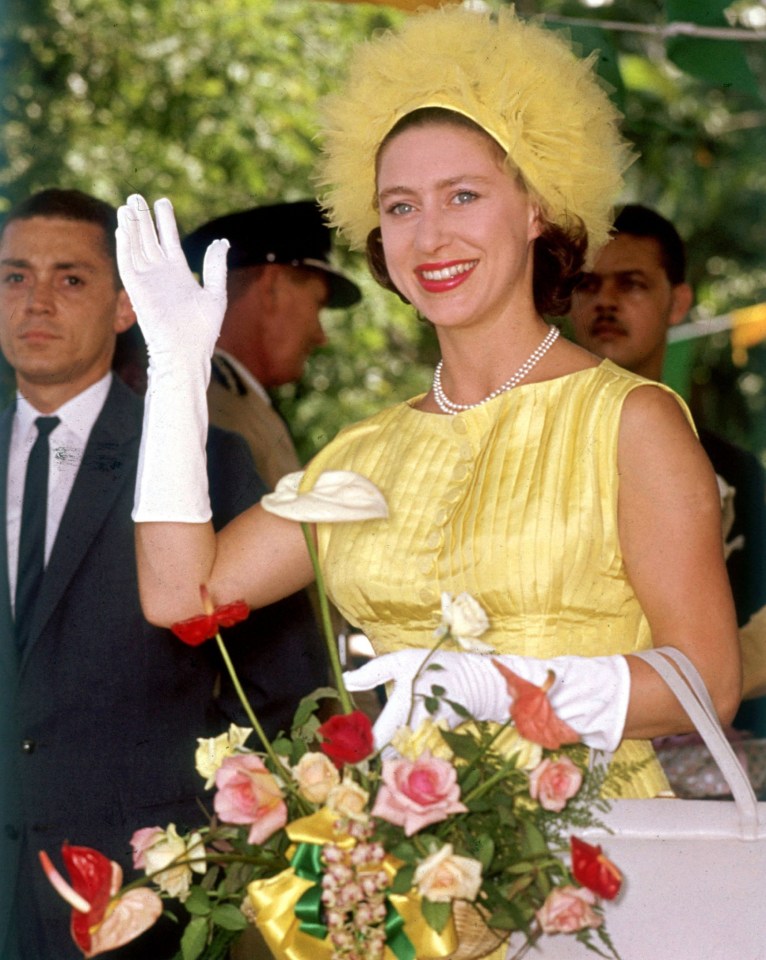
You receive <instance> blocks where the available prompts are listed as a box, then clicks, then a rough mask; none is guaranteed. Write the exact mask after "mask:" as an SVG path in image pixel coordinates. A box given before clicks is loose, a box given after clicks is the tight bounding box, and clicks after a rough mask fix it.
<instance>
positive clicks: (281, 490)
mask: <svg viewBox="0 0 766 960" xmlns="http://www.w3.org/2000/svg"><path fill="white" fill-rule="evenodd" d="M302 480H303V471H296V472H295V473H288V474H287V475H286V476H284V477H282V479H281V480H280V481H279V482H278V483H277V486H276V489H275V490H274V492H273V493H268V494H266V496H265V497H263V498H262V500H261V506H262V507H263V509H264V510H267V511H268V512H269V513H273V514H276V516H278V517H284V518H285V519H286V520H297V521H298V522H299V523H341V522H343V521H349V520H375V519H379V518H382V517H387V516H388V505H387V504H386V501H385V498H384V497H383V494H382V493H381V492H380V490H378V488H377V487H376V486H375V484H374V483H372V481H370V480H368V479H367V478H366V477H363V476H361V475H360V474H358V473H354V472H353V471H352V470H326V471H325V472H324V473H320V474H319V476H318V477H317V480H316V483H315V484H314V486H313V488H312V489H311V490H306V491H304V492H303V493H301V492H300V485H301V481H302Z"/></svg>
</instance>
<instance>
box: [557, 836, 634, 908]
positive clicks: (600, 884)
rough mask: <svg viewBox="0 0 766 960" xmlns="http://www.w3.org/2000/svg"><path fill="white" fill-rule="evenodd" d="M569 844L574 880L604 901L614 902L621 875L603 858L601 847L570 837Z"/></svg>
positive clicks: (610, 862)
mask: <svg viewBox="0 0 766 960" xmlns="http://www.w3.org/2000/svg"><path fill="white" fill-rule="evenodd" d="M569 842H570V845H571V848H572V875H573V876H574V878H575V880H576V881H577V882H578V883H581V884H582V885H583V886H584V887H587V888H588V890H592V891H593V892H594V893H597V894H598V895H599V896H600V897H603V898H604V899H605V900H614V898H615V897H616V896H617V894H618V893H619V892H620V887H621V886H622V873H620V871H619V870H618V868H617V867H616V866H615V865H614V864H613V863H612V861H611V860H610V859H609V858H608V857H605V856H604V854H603V853H602V852H601V847H598V846H596V847H594V846H592V845H591V844H590V843H586V842H585V841H584V840H579V839H578V838H577V837H570V838H569Z"/></svg>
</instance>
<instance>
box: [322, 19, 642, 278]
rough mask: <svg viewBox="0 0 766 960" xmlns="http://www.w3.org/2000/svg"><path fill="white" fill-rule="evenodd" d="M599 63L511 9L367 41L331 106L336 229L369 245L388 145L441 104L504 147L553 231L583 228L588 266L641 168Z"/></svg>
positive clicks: (327, 135) (326, 189) (326, 106)
mask: <svg viewBox="0 0 766 960" xmlns="http://www.w3.org/2000/svg"><path fill="white" fill-rule="evenodd" d="M594 59H595V54H593V55H591V56H590V57H588V58H587V59H580V58H578V57H577V56H575V54H574V53H573V52H572V50H571V48H570V46H569V44H568V43H567V42H566V41H565V40H564V39H563V38H562V37H561V36H560V35H558V34H555V33H553V32H551V31H550V30H546V29H544V28H543V27H541V26H538V25H536V24H534V23H530V22H528V21H523V20H520V19H518V18H517V17H516V15H515V13H514V11H513V8H508V9H506V10H502V11H500V12H499V13H498V14H497V15H492V14H488V13H478V12H474V11H470V10H466V9H464V8H461V7H442V8H440V9H437V10H428V11H424V12H421V13H418V14H416V15H414V16H412V17H409V18H408V19H407V20H405V21H404V23H403V24H402V25H401V26H400V27H399V28H398V29H397V30H396V31H387V32H385V33H382V34H380V35H379V36H376V37H373V38H372V39H371V40H368V41H366V42H364V43H362V44H360V46H359V47H358V48H357V50H356V52H355V54H354V55H353V57H352V60H351V64H350V69H349V74H348V79H347V81H346V84H345V86H344V88H343V89H342V90H340V91H339V92H338V93H336V94H334V95H332V96H330V97H328V98H326V99H325V101H324V103H323V109H322V121H321V133H322V140H323V143H324V148H323V156H322V158H321V160H320V163H319V167H318V170H317V174H316V183H317V185H318V188H319V192H320V194H321V200H322V204H323V206H324V207H325V209H326V210H327V212H328V216H329V218H330V221H331V223H332V224H333V225H334V226H336V227H338V228H339V229H340V231H341V233H342V234H343V235H344V237H345V238H346V240H347V242H348V243H349V244H350V245H351V246H352V247H354V248H356V249H363V248H364V246H365V243H366V240H367V235H368V234H369V232H370V230H372V229H373V228H374V227H376V226H378V223H379V218H378V213H377V210H376V209H375V205H374V195H375V159H376V155H377V151H378V148H379V146H380V144H381V142H382V140H383V139H384V137H385V136H386V134H387V133H388V132H389V131H390V130H391V128H392V127H393V125H394V124H395V123H396V122H397V121H398V120H399V119H401V117H403V116H405V115H406V114H408V113H411V112H412V111H413V110H416V109H418V108H420V107H426V106H440V107H446V108H448V109H450V110H455V111H456V112H458V113H462V114H464V115H465V116H467V117H469V118H470V119H472V120H474V121H475V122H476V123H478V124H479V126H481V127H482V128H483V129H484V130H486V131H487V132H488V133H489V134H490V135H491V136H492V137H494V139H495V140H497V142H498V143H499V144H500V145H501V146H502V147H503V148H504V149H505V150H506V151H507V154H508V158H509V160H510V161H511V163H512V164H513V165H514V166H515V167H517V168H518V169H519V170H520V171H521V173H522V176H523V177H524V181H525V183H526V184H527V187H528V188H529V190H530V191H531V193H532V194H533V195H534V196H536V197H537V198H538V199H540V200H541V201H542V204H543V208H544V210H545V212H546V214H547V216H548V217H549V218H550V219H551V220H552V221H553V222H554V223H557V224H559V225H561V226H565V225H566V224H567V223H568V222H569V221H570V219H571V218H572V217H579V218H580V219H581V220H582V221H583V223H584V224H585V227H586V229H587V231H588V238H589V253H590V255H589V260H590V259H591V258H592V256H593V255H594V253H595V251H596V250H597V249H598V247H600V246H601V245H602V244H603V243H604V242H605V241H606V239H607V234H608V230H609V228H610V227H611V223H612V207H613V204H614V202H615V201H616V199H617V197H618V195H619V193H620V190H621V188H622V185H623V179H622V174H623V172H624V171H625V169H626V168H627V167H628V166H629V165H630V163H631V162H632V160H633V156H632V153H631V149H630V147H629V145H628V143H627V142H626V141H625V140H623V138H622V137H621V135H620V132H619V129H618V126H619V121H620V114H619V112H618V111H617V109H616V108H615V107H614V105H613V104H612V102H611V101H610V99H609V97H608V95H607V93H606V92H605V90H604V89H603V88H602V86H601V85H600V81H599V80H598V78H597V76H596V74H595V73H594V70H593V61H594Z"/></svg>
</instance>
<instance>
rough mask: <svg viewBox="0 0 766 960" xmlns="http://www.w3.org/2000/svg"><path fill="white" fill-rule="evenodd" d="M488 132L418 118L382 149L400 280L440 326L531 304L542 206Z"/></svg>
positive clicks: (381, 179) (384, 219) (390, 260)
mask: <svg viewBox="0 0 766 960" xmlns="http://www.w3.org/2000/svg"><path fill="white" fill-rule="evenodd" d="M503 160H504V158H503V153H502V150H501V149H500V147H499V146H498V145H497V144H496V143H495V141H494V140H492V139H491V137H489V136H488V135H487V134H485V133H483V132H482V131H480V130H478V129H477V130H473V129H471V128H469V127H467V126H464V125H462V124H457V123H451V122H449V121H443V122H430V123H427V124H424V125H420V126H411V127H407V128H405V129H404V130H402V131H401V132H400V133H397V134H395V135H394V136H393V137H392V138H391V140H390V141H388V142H387V143H385V144H384V146H383V147H382V148H381V152H380V155H379V158H378V183H377V189H378V203H379V209H380V228H381V234H382V239H383V249H384V251H385V257H386V264H387V267H388V272H389V274H390V276H391V279H392V281H393V282H394V284H395V285H396V287H397V289H398V290H400V291H401V293H402V294H403V295H404V296H405V297H406V298H407V299H408V300H409V301H410V302H411V303H412V304H413V305H414V306H415V307H416V308H417V310H419V311H420V313H422V314H423V315H424V316H426V317H427V318H428V319H429V320H431V321H432V322H433V323H434V324H435V325H436V326H437V327H439V326H445V327H447V326H450V327H452V326H462V325H470V324H474V323H478V322H481V321H482V320H485V319H488V320H495V319H498V318H500V317H502V316H504V315H505V314H506V313H507V312H508V311H511V312H516V310H517V308H518V307H519V306H520V305H521V304H525V305H527V306H528V305H529V304H531V303H532V256H531V244H532V243H533V241H534V239H535V237H537V236H538V235H539V233H540V227H539V224H538V216H537V208H536V206H535V204H534V203H533V202H532V201H531V200H530V198H529V196H528V194H527V193H526V191H525V190H524V188H523V187H522V186H521V185H520V184H519V183H518V182H517V180H516V179H515V178H514V177H513V176H512V175H511V174H510V173H509V172H508V168H507V167H506V166H505V165H504V162H503Z"/></svg>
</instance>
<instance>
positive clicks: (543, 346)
mask: <svg viewBox="0 0 766 960" xmlns="http://www.w3.org/2000/svg"><path fill="white" fill-rule="evenodd" d="M558 335H559V328H558V327H551V328H550V330H549V331H548V333H547V334H546V336H545V339H544V340H543V341H542V343H540V344H539V345H538V346H537V347H536V348H535V349H534V350H533V351H532V353H531V354H530V355H529V356H528V357H527V359H526V360H525V361H524V363H522V365H521V366H520V367H519V369H518V370H517V371H516V373H514V374H513V376H512V377H509V379H508V380H506V381H505V383H504V384H502V386H499V387H498V388H497V389H496V390H493V391H492V393H488V394H487V396H486V397H484V399H483V400H477V401H476V403H453V402H452V400H450V399H449V397H447V395H446V394H445V392H444V388H443V387H442V366H443V364H444V361H443V360H440V361H439V362H438V363H437V364H436V369H435V370H434V387H433V389H434V399H435V400H436V403H437V404H438V406H439V409H440V410H441V411H442V413H450V414H456V413H460V411H461V410H472V409H473V408H474V407H480V406H481V405H482V404H483V403H488V402H489V401H490V400H494V399H495V397H499V396H500V394H501V393H505V392H506V391H507V390H512V389H513V388H514V387H515V386H516V385H517V384H519V383H521V381H522V380H523V379H524V377H526V376H527V374H528V373H529V372H530V371H531V370H532V369H533V367H535V366H536V365H537V364H538V363H539V362H540V361H541V360H542V358H543V357H544V356H545V354H546V353H547V352H548V351H549V350H550V348H551V347H552V346H553V344H554V343H555V342H556V339H557V337H558Z"/></svg>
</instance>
